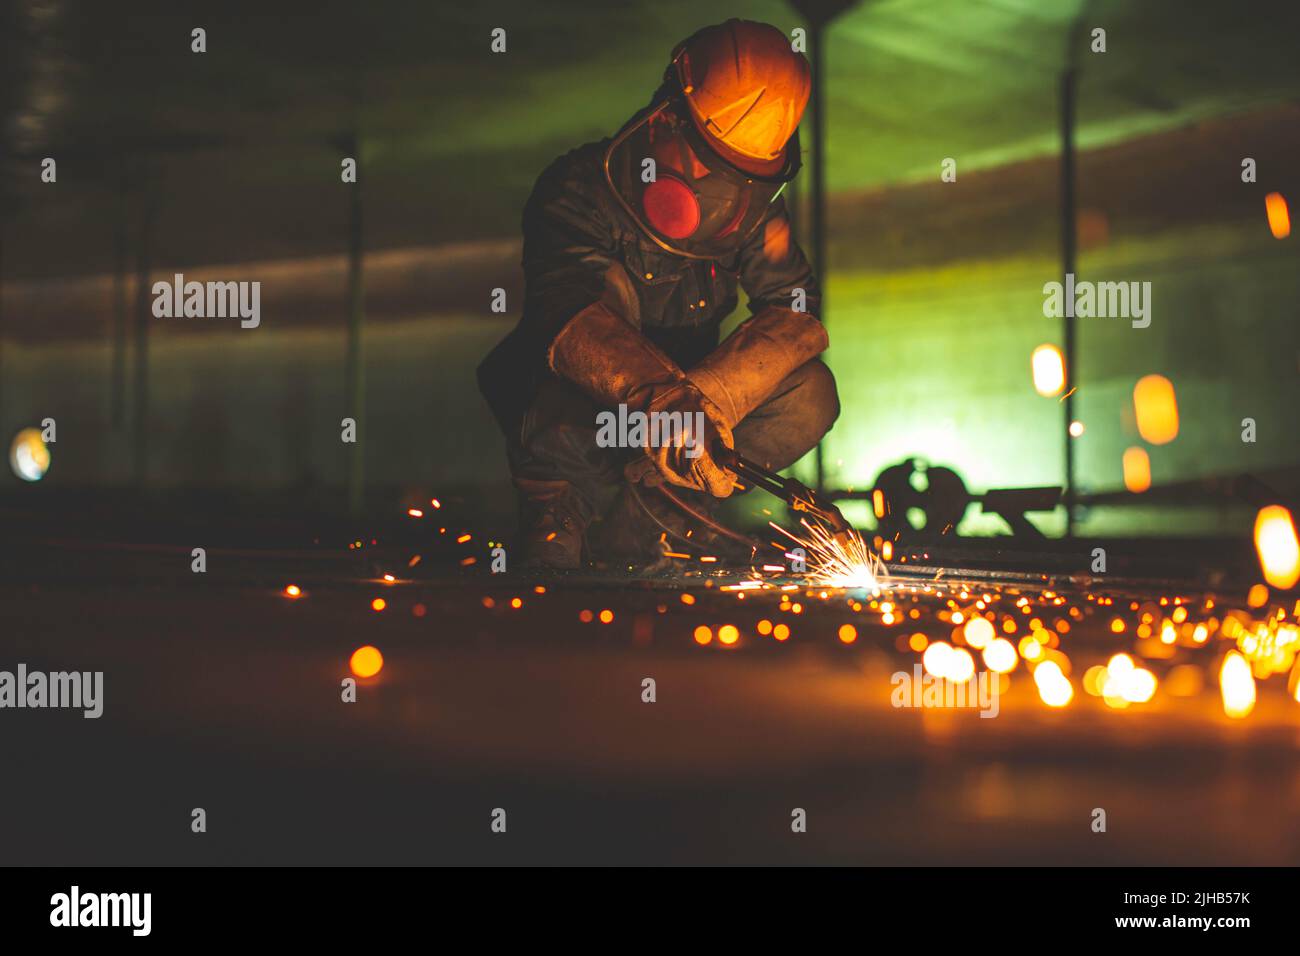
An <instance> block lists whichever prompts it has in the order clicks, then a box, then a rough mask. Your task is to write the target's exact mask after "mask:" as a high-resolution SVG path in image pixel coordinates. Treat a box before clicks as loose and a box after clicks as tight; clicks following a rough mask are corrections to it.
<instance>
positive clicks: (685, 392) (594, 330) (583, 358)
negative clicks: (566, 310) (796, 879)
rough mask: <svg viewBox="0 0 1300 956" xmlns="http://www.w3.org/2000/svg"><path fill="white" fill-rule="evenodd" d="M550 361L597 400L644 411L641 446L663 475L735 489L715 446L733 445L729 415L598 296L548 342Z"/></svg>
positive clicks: (691, 484) (706, 487)
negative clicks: (642, 441)
mask: <svg viewBox="0 0 1300 956" xmlns="http://www.w3.org/2000/svg"><path fill="white" fill-rule="evenodd" d="M547 361H548V364H549V365H550V367H551V370H552V371H553V372H555V373H556V374H557V375H559V376H561V377H562V378H564V379H566V380H567V381H570V382H572V383H573V384H574V385H577V386H578V387H579V388H581V389H582V390H583V391H584V392H585V393H586V394H588V395H590V396H591V397H592V398H593V399H595V401H596V402H597V404H598V405H599V406H601V407H603V408H606V409H613V408H616V407H617V406H619V405H624V406H626V408H627V410H628V411H639V412H643V413H645V414H646V416H647V419H648V421H647V428H646V437H645V441H644V443H643V445H642V447H643V448H644V449H645V451H646V453H647V455H648V456H649V457H650V459H651V460H652V461H653V462H654V467H655V469H656V470H657V471H658V472H659V474H660V475H661V476H662V477H663V479H664V480H665V481H667V482H670V483H671V484H674V485H678V486H680V487H683V488H693V489H695V490H696V491H707V492H709V493H710V494H712V495H714V496H716V497H718V498H725V497H726V496H727V495H729V494H731V491H732V488H733V487H734V486H735V481H736V476H735V475H734V474H732V473H731V472H728V471H727V470H726V469H724V468H722V467H720V466H719V465H718V463H717V462H716V461H714V459H713V456H712V454H711V452H710V449H712V448H713V447H714V446H715V445H717V444H718V443H721V444H722V445H724V446H726V447H728V448H730V447H731V445H732V439H731V428H730V426H729V425H728V424H727V420H726V417H725V416H724V415H723V413H722V412H721V410H720V409H719V408H718V406H717V405H715V404H714V402H713V401H712V400H711V399H709V398H707V397H706V396H705V395H704V393H703V392H701V391H700V389H699V388H698V387H697V386H696V385H695V384H694V383H693V382H690V381H688V380H687V378H686V376H685V374H684V373H683V372H682V370H681V369H680V368H678V367H677V365H676V363H675V362H673V360H672V359H670V358H669V357H668V356H667V355H665V354H664V353H663V352H662V351H660V350H659V349H658V348H657V347H656V346H655V345H654V343H652V342H651V341H650V340H649V339H647V338H646V337H645V336H643V335H642V334H641V332H640V330H639V329H637V328H636V327H635V326H633V325H632V324H631V323H629V322H628V321H626V320H625V319H624V318H623V317H622V316H620V315H617V314H616V313H615V312H614V311H613V310H612V309H611V308H609V307H608V306H607V305H605V304H604V303H602V302H596V303H593V304H592V305H590V306H588V307H587V308H585V309H583V310H582V311H581V312H579V313H578V314H577V315H575V316H574V317H573V318H572V319H570V320H569V322H568V323H567V324H566V325H565V326H564V328H562V329H561V330H560V332H559V334H558V335H556V337H555V340H554V341H553V342H552V343H551V347H550V351H549V353H548V355H547ZM664 413H668V414H667V417H660V418H658V419H656V418H655V416H656V415H659V416H663V415H664ZM593 424H594V423H593ZM665 426H667V427H665ZM665 432H667V434H665Z"/></svg>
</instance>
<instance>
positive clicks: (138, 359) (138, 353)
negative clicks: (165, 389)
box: [131, 177, 154, 488]
mask: <svg viewBox="0 0 1300 956" xmlns="http://www.w3.org/2000/svg"><path fill="white" fill-rule="evenodd" d="M145 180H146V182H147V177H145ZM147 189H148V187H147V186H146V187H145V190H146V191H145V192H144V193H143V194H142V200H141V203H140V206H141V217H140V247H139V248H138V249H137V250H136V271H135V349H134V351H135V389H134V396H133V398H134V407H133V409H132V412H133V414H132V422H131V438H132V445H133V461H132V468H133V473H134V475H135V481H136V484H137V485H138V486H139V487H140V488H143V487H144V486H145V484H146V482H147V481H148V477H149V475H148V471H149V432H148V429H149V322H150V319H151V318H152V315H153V313H152V310H151V308H150V301H149V296H150V283H149V272H150V268H151V267H150V261H149V257H150V253H151V251H152V246H153V226H154V222H153V219H154V208H153V200H152V197H151V196H150V195H149V193H148V191H147Z"/></svg>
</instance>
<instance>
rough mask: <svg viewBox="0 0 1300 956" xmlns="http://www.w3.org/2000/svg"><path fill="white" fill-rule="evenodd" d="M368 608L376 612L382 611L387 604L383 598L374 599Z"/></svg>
mask: <svg viewBox="0 0 1300 956" xmlns="http://www.w3.org/2000/svg"><path fill="white" fill-rule="evenodd" d="M370 606H371V607H372V608H374V609H375V610H376V611H382V610H383V609H384V608H386V607H388V602H387V601H385V600H384V599H383V598H375V599H374V600H373V601H371V602H370Z"/></svg>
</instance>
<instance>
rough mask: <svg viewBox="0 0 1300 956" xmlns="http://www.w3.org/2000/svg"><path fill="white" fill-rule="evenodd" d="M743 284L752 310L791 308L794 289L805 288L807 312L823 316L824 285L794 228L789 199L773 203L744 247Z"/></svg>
mask: <svg viewBox="0 0 1300 956" xmlns="http://www.w3.org/2000/svg"><path fill="white" fill-rule="evenodd" d="M740 285H741V288H743V289H744V290H745V294H746V295H748V296H749V311H750V313H751V314H754V315H757V314H758V313H759V312H762V311H763V310H764V309H767V308H770V307H773V306H775V307H778V308H782V309H789V308H791V307H792V303H793V302H794V296H793V293H794V290H795V289H803V290H804V295H805V302H804V308H803V311H804V312H807V313H808V314H809V315H812V316H818V317H820V315H821V286H820V285H819V284H818V282H817V277H816V276H814V275H813V271H812V267H811V266H809V265H808V260H807V259H806V258H805V257H804V254H803V250H802V249H800V248H799V244H798V243H797V242H795V241H794V236H793V235H792V233H791V231H790V217H789V216H788V215H787V214H786V209H785V200H784V199H777V200H776V202H774V203H772V206H771V209H770V210H769V211H768V214H767V216H766V218H765V219H764V221H763V224H762V225H761V226H759V227H758V228H757V229H755V230H754V234H753V235H752V236H751V237H750V238H749V240H748V241H747V242H746V243H745V245H744V247H743V248H742V249H741V250H740Z"/></svg>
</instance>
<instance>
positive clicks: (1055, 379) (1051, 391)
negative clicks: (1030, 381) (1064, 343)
mask: <svg viewBox="0 0 1300 956" xmlns="http://www.w3.org/2000/svg"><path fill="white" fill-rule="evenodd" d="M1030 365H1031V367H1032V370H1033V374H1034V391H1036V392H1037V393H1038V394H1039V395H1042V396H1044V397H1047V396H1050V395H1057V394H1060V391H1061V389H1063V388H1065V356H1063V355H1062V354H1061V350H1060V349H1058V348H1057V347H1056V346H1055V345H1040V346H1038V348H1036V349H1034V353H1033V355H1032V356H1030Z"/></svg>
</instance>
